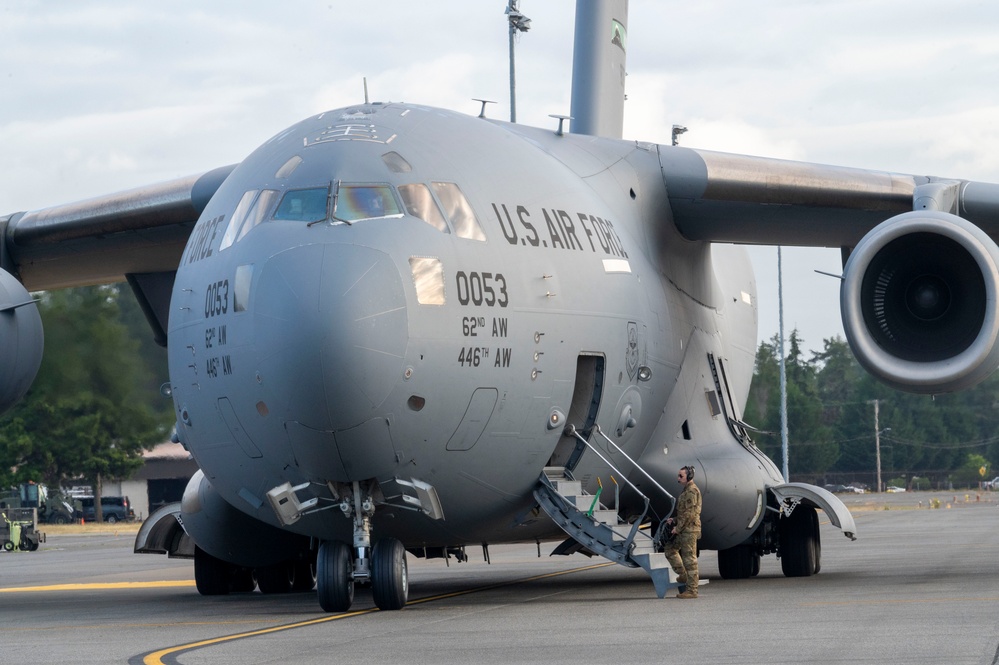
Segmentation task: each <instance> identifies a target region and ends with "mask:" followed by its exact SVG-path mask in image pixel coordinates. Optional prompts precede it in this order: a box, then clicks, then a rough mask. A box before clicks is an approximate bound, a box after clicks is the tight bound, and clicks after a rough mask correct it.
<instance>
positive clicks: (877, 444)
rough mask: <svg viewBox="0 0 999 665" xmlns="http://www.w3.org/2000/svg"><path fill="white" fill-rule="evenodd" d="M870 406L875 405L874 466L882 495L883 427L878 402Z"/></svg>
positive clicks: (878, 489)
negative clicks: (879, 416) (879, 417)
mask: <svg viewBox="0 0 999 665" xmlns="http://www.w3.org/2000/svg"><path fill="white" fill-rule="evenodd" d="M868 403H869V404H873V405H874V464H875V466H876V467H877V478H878V480H877V483H878V488H877V490H875V491H876V492H878V493H879V494H880V493H881V427H880V426H879V425H878V400H876V399H872V400H871V401H870V402H868Z"/></svg>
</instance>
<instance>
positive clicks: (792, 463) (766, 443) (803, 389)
mask: <svg viewBox="0 0 999 665" xmlns="http://www.w3.org/2000/svg"><path fill="white" fill-rule="evenodd" d="M778 346H779V342H778V340H777V338H776V337H775V338H773V339H771V340H770V342H763V343H761V344H760V346H759V348H758V349H757V353H756V368H755V376H754V380H753V385H752V387H751V388H750V396H749V400H748V403H747V410H746V412H747V414H749V417H754V418H757V420H756V422H757V423H759V425H760V428H761V429H763V430H765V431H766V432H768V434H766V435H763V436H761V437H760V441H759V445H760V448H761V449H762V450H763V452H765V453H766V454H767V455H769V456H770V457H771V459H774V460H779V459H781V456H782V455H781V440H780V429H781V427H780V378H779V371H780V368H779V363H780V354H779V351H778ZM784 368H785V373H786V376H787V428H788V467H789V471H791V472H793V473H807V474H816V473H824V472H825V471H827V470H828V469H829V468H830V467H831V466H832V465H833V464H834V463H835V462H836V459H837V458H838V457H839V448H838V446H837V444H836V442H835V440H834V438H833V432H832V430H831V428H830V427H828V426H827V425H826V423H825V422H824V413H823V405H822V400H821V397H820V395H819V389H818V382H817V378H816V370H815V367H814V365H813V364H812V363H809V362H806V361H805V360H804V358H803V356H802V350H801V338H800V337H799V336H798V332H797V330H794V331H792V332H791V335H790V337H789V339H788V353H787V357H786V358H785V361H784Z"/></svg>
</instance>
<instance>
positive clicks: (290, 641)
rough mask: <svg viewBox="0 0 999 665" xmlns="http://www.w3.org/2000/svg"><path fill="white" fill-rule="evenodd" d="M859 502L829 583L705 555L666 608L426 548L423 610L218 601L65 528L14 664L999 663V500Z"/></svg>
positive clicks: (114, 541) (24, 574)
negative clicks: (739, 576)
mask: <svg viewBox="0 0 999 665" xmlns="http://www.w3.org/2000/svg"><path fill="white" fill-rule="evenodd" d="M841 498H843V500H844V502H845V503H847V505H848V506H849V507H850V509H851V511H852V512H853V513H854V517H855V519H856V522H857V527H858V532H859V533H858V540H857V541H855V542H851V541H850V540H848V539H847V538H845V537H843V535H842V533H841V532H840V531H839V530H837V529H835V528H834V527H832V526H830V525H829V524H828V521H827V520H825V519H821V518H820V519H821V521H822V523H823V525H822V526H821V534H822V555H823V556H822V571H821V573H819V574H818V575H816V576H814V577H810V578H785V577H784V576H783V575H782V574H781V570H780V562H779V560H777V559H776V557H774V556H772V555H771V556H767V557H764V559H763V564H762V569H761V571H760V574H759V576H757V577H755V578H752V579H748V580H722V579H720V578H719V576H718V569H717V563H716V558H715V554H714V553H713V552H709V551H705V552H702V553H701V558H700V568H701V575H702V577H706V578H708V579H710V581H711V583H710V584H709V585H708V586H706V587H704V588H703V589H702V591H701V595H700V598H698V599H697V600H679V599H676V598H670V597H667V598H664V599H658V598H656V594H655V591H654V589H653V586H652V583H651V581H649V579H648V577H646V576H645V574H644V573H643V572H642V571H640V570H634V569H626V568H622V567H620V566H615V565H610V564H605V563H604V562H603V561H602V560H599V559H587V558H585V557H582V556H580V555H574V556H571V557H549V556H548V552H550V551H551V549H552V548H553V547H554V545H555V544H556V543H547V544H546V543H543V544H542V546H541V557H540V558H539V557H538V548H537V546H536V545H535V544H534V543H530V544H525V545H504V546H497V545H494V546H492V547H490V558H491V563H488V564H487V563H486V562H485V561H484V559H483V556H482V553H481V550H479V549H478V548H469V550H468V555H469V561H468V562H467V563H457V562H456V561H454V560H453V559H452V560H451V562H450V565H447V564H446V563H445V562H444V561H442V560H439V559H438V560H432V561H424V560H421V559H415V558H413V557H412V556H410V557H409V558H408V561H409V571H410V581H411V586H410V603H409V605H408V606H407V607H406V608H405V609H403V610H401V611H398V612H380V611H378V610H376V609H374V606H373V603H372V601H371V594H370V591H368V590H366V589H359V590H358V592H357V595H356V598H355V603H354V607H353V608H352V611H351V612H348V613H345V614H340V615H330V614H326V613H324V612H322V611H321V610H320V609H319V606H318V603H317V601H316V597H315V593H299V594H288V595H270V596H264V595H262V594H260V593H252V594H236V595H231V596H224V597H201V596H199V595H198V593H197V591H196V590H195V588H194V582H193V565H192V563H191V562H190V561H185V560H170V559H167V558H165V557H162V556H156V555H136V554H133V553H132V543H133V539H134V528H133V529H128V530H127V529H126V528H120V529H119V530H118V531H117V532H116V531H115V530H114V529H109V530H107V531H104V532H100V533H85V534H74V533H69V532H67V531H57V530H56V529H48V531H49V534H48V541H47V542H46V543H45V544H43V545H42V547H41V548H40V549H39V550H38V551H36V552H13V553H4V554H0V617H2V624H0V625H2V631H3V633H2V634H3V636H4V644H3V647H2V648H0V663H24V662H46V663H136V664H137V663H149V664H155V663H182V664H185V665H194V664H202V663H203V664H209V663H210V664H212V665H223V664H227V663H233V664H236V663H239V664H240V665H243V664H247V663H304V664H308V663H348V664H355V663H358V664H359V663H407V664H408V663H434V664H441V663H546V664H547V663H573V664H576V663H581V664H583V663H612V664H613V663H738V664H740V665H744V664H752V663H761V664H762V663H766V664H768V665H769V664H783V663H787V664H792V663H793V664H799V663H899V664H901V663H905V664H906V665H910V664H913V663H934V664H937V663H948V664H964V663H974V664H987V665H999V612H997V611H996V610H997V607H999V528H997V526H999V503H997V498H999V496H997V495H996V494H991V493H981V494H976V493H966V492H961V493H957V492H947V493H943V492H937V493H933V492H920V493H906V494H882V495H872V494H865V495H841ZM934 499H936V500H937V501H938V502H939V508H931V507H929V506H931V505H933V504H934ZM976 499H977V500H976Z"/></svg>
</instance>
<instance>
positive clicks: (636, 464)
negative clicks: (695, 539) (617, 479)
mask: <svg viewBox="0 0 999 665" xmlns="http://www.w3.org/2000/svg"><path fill="white" fill-rule="evenodd" d="M594 429H595V430H597V434H599V435H600V436H602V437H603V438H604V441H606V442H607V443H609V444H611V445H612V446H614V449H615V450H617V451H618V452H619V453H621V454H622V455H624V458H625V459H626V460H628V461H629V462H631V464H632V465H633V466H634V467H635V468H636V469H638V470H639V471H640V472H641V474H642V475H643V476H645V477H646V478H648V479H649V481H650V482H651V483H652V484H653V485H655V486H656V487H657V488H658V489H659V491H660V492H662V493H663V494H665V495H666V496H668V497H669V500H670V501H672V502H673V505H674V506H675V505H676V497H674V496H673V495H672V494H670V493H669V492H668V491H667V490H666V488H665V487H663V486H662V485H660V484H659V483H658V482H657V481H656V479H655V478H653V477H652V476H650V475H649V473H648V472H647V471H646V470H645V469H643V468H642V466H641V465H640V464H639V463H638V462H636V461H635V460H633V459H631V457H629V456H628V453H626V452H624V450H622V449H621V446H619V445H617V444H616V443H614V442H613V441H611V439H610V437H609V436H607V435H606V434H604V431H603V430H602V429H600V425H595V426H594ZM586 445H589V444H586ZM590 449H591V450H593V447H592V446H590ZM597 454H598V455H599V453H597ZM601 459H603V457H602V456H601ZM604 461H606V460H604ZM608 464H610V462H608ZM618 473H620V472H618ZM627 480H628V479H627V478H625V481H627ZM628 484H629V485H631V483H628ZM631 486H632V487H633V488H634V487H635V486H634V485H631ZM636 489H637V488H636ZM672 512H673V511H672V510H670V513H672Z"/></svg>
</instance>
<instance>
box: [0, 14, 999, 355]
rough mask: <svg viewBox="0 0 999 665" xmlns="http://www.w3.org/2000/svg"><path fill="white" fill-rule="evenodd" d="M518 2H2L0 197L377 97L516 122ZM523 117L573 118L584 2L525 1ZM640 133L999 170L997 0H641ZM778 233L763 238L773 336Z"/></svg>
mask: <svg viewBox="0 0 999 665" xmlns="http://www.w3.org/2000/svg"><path fill="white" fill-rule="evenodd" d="M505 6H506V2H505V0H474V1H469V0H460V1H459V0H449V1H439V2H435V1H433V0H431V1H426V2H415V1H413V0H371V1H369V2H366V3H358V2H350V3H347V2H341V1H340V0H327V1H326V2H322V3H319V2H307V1H304V0H299V1H298V2H285V3H275V2H270V1H267V2H264V1H252V0H239V1H236V0H230V1H216V2H211V3H205V2H200V1H199V2H194V1H186V0H172V1H171V2H169V3H122V2H97V1H93V2H91V1H87V0H75V1H74V2H51V1H48V0H45V1H36V2H30V1H23V0H22V1H17V2H11V1H8V0H0V7H2V10H0V11H2V13H0V80H2V88H0V90H2V94H0V155H2V157H0V158H2V161H3V164H4V168H3V181H2V182H3V184H2V185H0V213H2V214H6V213H9V212H14V211H18V210H30V209H35V208H40V207H44V206H48V205H52V204H56V203H62V202H66V201H71V200H76V199H79V198H84V197H88V196H94V195H98V194H104V193H109V192H113V191H117V190H120V189H126V188H129V187H134V186H139V185H143V184H149V183H152V182H156V181H160V180H166V179H170V178H175V177H179V176H184V175H188V174H192V173H197V172H200V171H204V170H208V169H210V168H213V167H215V166H220V165H223V164H230V163H234V162H238V161H240V160H241V159H242V158H243V157H245V156H246V155H247V154H248V153H249V152H251V151H252V150H253V149H254V148H255V147H257V146H258V145H259V144H261V143H263V142H264V141H265V140H266V139H268V138H269V137H271V136H272V135H274V134H276V133H278V132H279V131H281V130H282V129H284V128H285V127H287V126H289V125H291V124H293V123H295V122H297V121H299V120H301V119H302V118H305V117H306V116H309V115H312V114H314V113H317V112H320V111H323V110H327V109H331V108H337V107H341V106H345V105H348V104H351V103H356V102H358V101H361V100H363V83H362V79H363V77H367V80H368V89H369V91H370V97H371V99H372V100H377V101H406V102H417V103H422V104H429V105H435V106H443V107H447V108H451V109H455V110H459V111H464V112H467V113H473V114H474V113H477V112H478V104H477V103H476V102H473V101H471V100H472V98H473V97H483V98H488V99H494V100H497V101H498V102H499V103H498V104H496V105H494V106H492V107H491V108H490V111H489V113H490V115H491V116H493V117H497V118H509V79H508V74H509V64H508V59H507V58H508V50H507V32H506V19H505V16H504V15H503V10H504V8H505ZM521 10H522V11H523V12H524V13H525V14H526V15H527V16H529V17H530V18H531V19H532V24H531V31H530V32H528V33H527V34H524V35H523V36H521V38H520V40H519V43H518V44H517V81H518V95H517V111H518V121H520V122H522V123H525V124H531V125H541V126H549V125H551V126H552V127H554V125H553V121H552V120H551V119H549V118H548V114H566V115H568V113H569V99H570V70H571V64H572V32H573V20H574V18H573V17H574V12H575V3H574V2H573V1H572V0H522V2H521ZM628 74H629V76H628V81H627V94H628V102H627V105H626V109H625V130H624V134H625V137H626V138H632V139H642V140H647V141H656V142H660V143H669V141H670V129H671V127H672V125H673V124H674V123H678V124H683V125H686V126H687V127H688V128H689V132H688V133H687V134H686V135H684V136H683V137H682V138H681V144H682V145H685V146H688V147H697V148H708V149H712V150H722V151H727V152H736V153H743V154H755V155H763V156H768V157H779V158H786V159H796V160H803V161H810V162H818V163H826V164H838V165H845V166H855V167H862V168H872V169H879V170H888V171H896V172H900V173H914V174H921V175H940V176H947V177H957V178H964V179H970V180H985V181H992V182H999V3H997V2H995V0H982V1H970V0H950V1H949V2H947V3H939V2H929V1H924V0H906V1H902V0H856V1H852V0H850V1H847V0H811V1H809V2H801V0H783V1H779V0H757V1H756V2H753V3H747V2H737V1H735V0H729V1H725V2H722V1H711V0H699V1H698V2H689V1H686V2H672V1H667V0H631V4H630V18H629V42H628ZM776 255H777V252H776V249H775V248H754V249H753V250H752V256H753V260H754V264H755V266H756V269H757V279H758V287H759V296H760V338H761V339H767V338H769V337H771V336H772V335H773V334H774V333H775V332H776V330H777V306H776V305H777V282H776ZM815 269H820V270H825V271H828V272H834V273H838V272H839V271H840V263H839V252H838V251H837V250H803V249H785V251H784V283H785V287H784V288H785V325H786V327H787V329H788V331H789V330H790V329H791V328H793V327H797V328H798V329H799V331H800V333H801V335H802V336H803V338H804V340H805V342H806V345H807V346H809V347H811V348H821V341H822V339H823V338H826V337H830V336H833V335H842V325H841V323H840V317H839V305H838V293H839V283H838V280H836V279H834V278H830V277H825V276H822V275H818V274H815V273H814V272H813V271H814V270H815Z"/></svg>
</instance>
